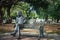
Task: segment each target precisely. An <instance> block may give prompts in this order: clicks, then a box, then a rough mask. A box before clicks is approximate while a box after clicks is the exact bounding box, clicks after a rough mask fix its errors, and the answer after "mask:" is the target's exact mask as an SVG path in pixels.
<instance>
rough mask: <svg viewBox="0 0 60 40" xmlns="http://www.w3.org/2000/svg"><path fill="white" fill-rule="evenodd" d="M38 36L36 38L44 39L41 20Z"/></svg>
mask: <svg viewBox="0 0 60 40" xmlns="http://www.w3.org/2000/svg"><path fill="white" fill-rule="evenodd" d="M39 32H40V33H39V36H38V38H41V37H42V38H43V37H44V21H43V20H41V21H40V28H39Z"/></svg>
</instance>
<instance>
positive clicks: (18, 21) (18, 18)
mask: <svg viewBox="0 0 60 40" xmlns="http://www.w3.org/2000/svg"><path fill="white" fill-rule="evenodd" d="M16 23H17V24H23V23H24V17H22V16H21V17H16Z"/></svg>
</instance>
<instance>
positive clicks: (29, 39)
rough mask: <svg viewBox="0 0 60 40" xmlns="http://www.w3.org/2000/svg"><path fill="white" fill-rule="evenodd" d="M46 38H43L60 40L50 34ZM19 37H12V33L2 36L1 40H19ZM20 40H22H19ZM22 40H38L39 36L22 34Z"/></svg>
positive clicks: (59, 37)
mask: <svg viewBox="0 0 60 40" xmlns="http://www.w3.org/2000/svg"><path fill="white" fill-rule="evenodd" d="M45 36H46V37H45V38H42V39H43V40H47V39H48V40H60V36H59V35H56V34H49V35H45ZM17 38H18V36H17V35H16V37H13V36H11V35H10V33H5V34H1V35H0V40H18V39H17ZM19 40H20V39H19ZM21 40H38V34H34V35H33V34H28V33H22V36H21Z"/></svg>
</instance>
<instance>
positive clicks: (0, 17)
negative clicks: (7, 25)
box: [0, 6, 3, 23]
mask: <svg viewBox="0 0 60 40" xmlns="http://www.w3.org/2000/svg"><path fill="white" fill-rule="evenodd" d="M1 9H2V7H1V6H0V23H2V21H3V12H2V10H1Z"/></svg>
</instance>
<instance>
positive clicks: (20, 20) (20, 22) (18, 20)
mask: <svg viewBox="0 0 60 40" xmlns="http://www.w3.org/2000/svg"><path fill="white" fill-rule="evenodd" d="M25 21H26V20H25V18H24V17H23V16H22V12H21V11H19V12H18V13H17V17H16V23H15V28H14V32H13V33H12V34H11V35H13V36H15V35H16V33H17V32H18V38H20V36H21V32H20V30H21V29H22V28H23V27H24V22H25Z"/></svg>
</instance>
